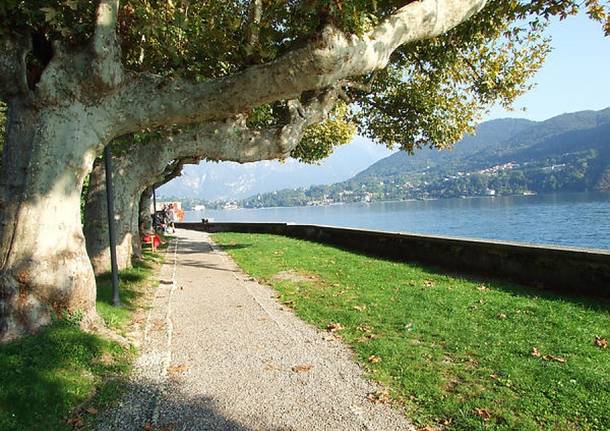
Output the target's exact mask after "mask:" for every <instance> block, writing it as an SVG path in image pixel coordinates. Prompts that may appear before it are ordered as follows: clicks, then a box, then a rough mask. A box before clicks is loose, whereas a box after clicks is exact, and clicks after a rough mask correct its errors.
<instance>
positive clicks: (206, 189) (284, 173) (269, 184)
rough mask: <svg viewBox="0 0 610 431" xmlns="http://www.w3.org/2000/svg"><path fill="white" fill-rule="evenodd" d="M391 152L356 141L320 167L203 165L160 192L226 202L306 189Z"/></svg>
mask: <svg viewBox="0 0 610 431" xmlns="http://www.w3.org/2000/svg"><path fill="white" fill-rule="evenodd" d="M391 153H392V151H390V150H388V149H387V148H385V147H383V146H381V145H376V144H374V143H373V142H371V141H370V140H367V139H365V138H361V137H357V138H356V139H355V140H354V141H353V142H352V143H350V144H348V145H344V146H342V147H339V148H337V149H336V150H335V152H334V154H332V155H331V156H330V157H329V158H328V159H326V160H323V161H322V162H321V163H320V164H319V165H307V164H304V163H299V162H297V161H296V160H293V159H290V160H287V161H286V162H284V163H282V162H278V161H264V162H257V163H245V164H239V163H230V162H223V163H216V162H202V163H200V164H199V165H189V166H186V167H185V169H184V171H183V174H182V176H181V177H178V178H176V179H175V180H173V181H171V182H170V183H168V184H166V185H165V186H163V187H161V188H160V189H159V195H161V196H166V197H169V196H174V197H180V198H190V200H193V199H195V200H203V199H205V200H216V199H222V200H225V201H230V200H236V199H241V198H244V197H246V196H250V195H252V194H255V193H265V192H270V191H273V190H277V189H278V188H295V187H309V186H311V185H316V184H328V183H334V182H339V181H344V180H346V179H348V178H351V177H353V176H354V175H355V174H357V173H358V172H360V171H361V170H362V169H365V168H366V167H367V166H370V165H371V163H374V162H376V161H377V160H379V159H381V158H383V157H386V156H387V155H388V154H391Z"/></svg>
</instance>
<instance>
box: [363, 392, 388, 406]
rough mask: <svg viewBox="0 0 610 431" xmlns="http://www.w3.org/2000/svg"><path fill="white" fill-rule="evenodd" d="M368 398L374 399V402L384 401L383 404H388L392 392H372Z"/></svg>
mask: <svg viewBox="0 0 610 431" xmlns="http://www.w3.org/2000/svg"><path fill="white" fill-rule="evenodd" d="M366 398H367V399H368V400H369V401H372V402H374V403H382V404H387V403H389V402H390V400H391V398H390V394H389V393H388V391H385V390H379V391H375V392H371V393H370V394H368V395H367V396H366Z"/></svg>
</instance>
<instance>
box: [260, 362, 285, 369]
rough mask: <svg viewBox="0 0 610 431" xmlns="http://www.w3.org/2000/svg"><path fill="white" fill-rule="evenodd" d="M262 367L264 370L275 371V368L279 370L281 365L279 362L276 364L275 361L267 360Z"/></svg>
mask: <svg viewBox="0 0 610 431" xmlns="http://www.w3.org/2000/svg"><path fill="white" fill-rule="evenodd" d="M264 368H265V371H275V370H281V369H282V367H281V366H280V365H279V364H277V363H275V362H273V361H272V362H267V363H266V364H265V367H264Z"/></svg>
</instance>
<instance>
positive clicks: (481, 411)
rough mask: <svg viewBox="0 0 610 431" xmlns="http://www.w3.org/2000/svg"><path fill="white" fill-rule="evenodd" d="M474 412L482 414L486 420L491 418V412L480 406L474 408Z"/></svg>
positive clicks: (478, 414)
mask: <svg viewBox="0 0 610 431" xmlns="http://www.w3.org/2000/svg"><path fill="white" fill-rule="evenodd" d="M474 412H475V413H476V415H477V416H480V417H481V418H482V419H483V420H484V421H486V420H489V419H490V418H491V413H490V412H489V410H487V409H481V408H478V407H475V408H474Z"/></svg>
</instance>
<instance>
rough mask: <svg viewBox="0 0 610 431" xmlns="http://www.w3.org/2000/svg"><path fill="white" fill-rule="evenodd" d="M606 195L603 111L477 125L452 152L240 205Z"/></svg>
mask: <svg viewBox="0 0 610 431" xmlns="http://www.w3.org/2000/svg"><path fill="white" fill-rule="evenodd" d="M587 190H598V191H608V190H610V108H608V109H605V110H602V111H582V112H576V113H571V114H564V115H560V116H557V117H554V118H551V119H549V120H546V121H543V122H533V121H528V120H519V119H502V120H492V121H488V122H485V123H482V124H481V125H480V126H479V128H478V129H477V133H476V135H474V136H467V137H465V138H464V139H462V140H461V141H460V142H458V143H457V144H456V145H455V146H454V148H453V150H444V151H438V150H431V149H421V150H419V151H417V152H416V153H415V154H414V155H408V154H407V153H404V152H399V153H395V154H393V155H391V156H389V157H386V158H385V159H382V160H380V161H378V162H377V163H375V164H373V165H372V166H370V167H369V168H367V169H366V170H364V171H362V172H361V173H359V174H358V175H356V176H355V177H353V178H352V179H350V180H347V181H344V182H341V183H337V184H333V185H328V186H316V187H310V188H308V189H295V190H282V191H279V192H274V193H268V194H264V195H257V196H253V197H251V198H248V199H246V200H244V201H242V205H243V206H245V207H267V206H294V205H316V204H330V203H338V202H359V201H365V202H368V201H374V200H396V199H430V198H451V197H463V196H485V195H487V196H494V195H509V194H529V193H548V192H558V191H566V192H567V191H570V192H577V191H587Z"/></svg>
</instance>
